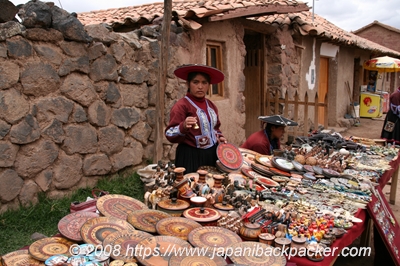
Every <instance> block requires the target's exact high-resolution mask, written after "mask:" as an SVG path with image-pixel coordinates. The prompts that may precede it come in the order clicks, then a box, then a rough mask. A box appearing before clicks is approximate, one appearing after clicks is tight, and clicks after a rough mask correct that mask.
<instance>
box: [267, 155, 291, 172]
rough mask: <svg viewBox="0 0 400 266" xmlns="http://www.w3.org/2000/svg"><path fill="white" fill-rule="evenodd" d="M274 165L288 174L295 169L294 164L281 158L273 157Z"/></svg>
mask: <svg viewBox="0 0 400 266" xmlns="http://www.w3.org/2000/svg"><path fill="white" fill-rule="evenodd" d="M272 164H273V165H274V166H275V167H276V168H278V169H280V170H282V171H286V172H290V171H292V170H294V169H295V168H294V166H293V163H291V162H290V161H288V160H286V159H285V158H281V157H273V158H272Z"/></svg>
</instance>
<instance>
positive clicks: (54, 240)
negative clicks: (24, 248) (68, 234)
mask: <svg viewBox="0 0 400 266" xmlns="http://www.w3.org/2000/svg"><path fill="white" fill-rule="evenodd" d="M73 244H76V243H75V242H72V241H70V240H68V239H66V238H63V237H46V238H42V239H39V240H37V241H35V242H33V243H32V244H31V245H30V246H29V249H28V251H29V254H30V255H31V256H32V257H33V258H34V259H37V260H40V261H45V260H47V259H48V258H50V257H51V256H54V255H66V256H69V255H70V253H69V249H70V247H71V246H72V245H73Z"/></svg>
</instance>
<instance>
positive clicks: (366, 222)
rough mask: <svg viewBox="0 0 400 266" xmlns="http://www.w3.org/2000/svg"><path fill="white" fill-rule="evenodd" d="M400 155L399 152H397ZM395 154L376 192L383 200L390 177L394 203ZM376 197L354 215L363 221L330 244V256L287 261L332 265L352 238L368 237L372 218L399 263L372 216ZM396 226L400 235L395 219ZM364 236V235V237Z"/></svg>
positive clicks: (399, 243)
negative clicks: (311, 259)
mask: <svg viewBox="0 0 400 266" xmlns="http://www.w3.org/2000/svg"><path fill="white" fill-rule="evenodd" d="M399 155H400V152H399ZM399 155H398V156H397V158H395V159H394V160H392V161H391V162H390V166H391V169H390V170H387V171H385V172H384V173H383V175H382V176H381V178H380V179H379V186H378V187H377V189H376V190H377V191H378V193H380V194H381V195H382V198H383V201H385V199H384V197H383V193H382V189H383V187H384V186H385V185H386V184H387V183H388V182H389V180H390V179H391V178H392V181H391V182H392V183H391V188H390V203H392V201H393V203H392V204H394V201H395V200H396V189H397V179H398V175H399V172H400V171H399V165H400V156H399ZM376 200H377V198H376V197H375V196H373V201H372V202H371V203H370V204H368V209H367V210H362V209H359V210H358V212H357V214H356V215H355V216H356V217H357V218H360V219H361V220H363V223H354V226H353V227H352V228H351V229H349V230H348V232H347V233H346V234H345V235H344V236H343V237H342V238H339V239H337V240H336V241H335V242H334V243H333V245H332V246H331V250H333V248H338V249H337V250H336V251H335V253H334V254H333V255H331V256H327V257H325V258H324V259H323V260H322V261H320V262H312V261H310V260H309V259H307V258H306V257H297V256H296V257H292V258H290V259H289V260H288V261H289V262H292V263H296V265H297V266H301V265H317V266H329V265H333V264H334V263H335V261H336V259H337V256H338V255H339V254H340V251H341V250H342V249H343V248H345V247H347V246H349V245H351V244H352V243H353V242H354V240H356V239H357V238H358V237H360V236H361V235H362V234H363V233H364V234H363V235H367V238H369V235H370V233H371V232H370V230H371V226H370V220H371V218H372V221H374V225H375V227H376V232H379V234H380V236H381V238H382V239H381V241H383V242H384V243H385V246H386V248H387V249H388V250H389V254H390V255H391V256H392V258H393V260H394V261H395V263H396V265H400V260H397V254H396V253H395V252H396V251H395V250H393V248H391V246H390V243H387V241H386V242H385V240H386V237H382V236H385V228H382V227H381V226H379V224H378V222H377V220H376V217H375V216H374V212H373V207H372V206H373V204H374V203H375V202H376ZM387 208H388V211H389V212H390V213H391V215H392V216H393V218H394V215H393V213H392V211H391V209H390V207H387ZM395 223H396V226H395V227H394V232H395V233H397V235H400V229H399V224H398V222H397V221H395ZM378 237H379V236H375V237H374V239H376V238H378ZM364 238H365V237H364ZM395 244H396V246H399V247H400V238H397V239H396V241H395ZM370 245H371V243H369V241H368V240H367V241H366V244H361V246H370ZM399 255H400V254H399Z"/></svg>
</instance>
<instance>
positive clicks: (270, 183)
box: [256, 177, 279, 187]
mask: <svg viewBox="0 0 400 266" xmlns="http://www.w3.org/2000/svg"><path fill="white" fill-rule="evenodd" d="M256 182H257V183H259V184H261V185H264V186H266V187H279V183H278V182H276V181H274V180H272V179H271V178H268V177H259V178H257V180H256Z"/></svg>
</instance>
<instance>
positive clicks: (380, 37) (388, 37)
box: [356, 24, 400, 52]
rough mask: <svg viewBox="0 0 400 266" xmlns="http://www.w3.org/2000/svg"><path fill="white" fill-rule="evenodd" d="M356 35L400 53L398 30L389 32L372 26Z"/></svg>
mask: <svg viewBox="0 0 400 266" xmlns="http://www.w3.org/2000/svg"><path fill="white" fill-rule="evenodd" d="M356 34H357V35H358V36H360V37H363V38H365V39H367V40H370V41H373V42H376V43H379V44H380V45H383V46H385V47H387V48H390V49H393V50H395V51H398V52H400V32H399V31H398V29H395V30H389V29H387V28H385V27H382V26H380V25H377V24H372V25H371V26H370V27H366V28H365V29H363V30H361V31H360V32H357V33H356Z"/></svg>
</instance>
